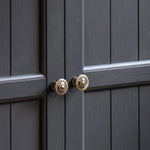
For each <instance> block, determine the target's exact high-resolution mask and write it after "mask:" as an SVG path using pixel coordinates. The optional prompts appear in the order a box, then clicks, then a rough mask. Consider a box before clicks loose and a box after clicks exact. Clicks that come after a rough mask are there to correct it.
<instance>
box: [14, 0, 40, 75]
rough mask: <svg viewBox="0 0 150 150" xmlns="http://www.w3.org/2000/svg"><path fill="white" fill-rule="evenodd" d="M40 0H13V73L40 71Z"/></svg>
mask: <svg viewBox="0 0 150 150" xmlns="http://www.w3.org/2000/svg"><path fill="white" fill-rule="evenodd" d="M39 6H40V5H39V0H22V1H20V0H12V3H11V68H12V69H11V74H12V75H16V74H31V73H38V72H39V68H40V67H39V65H40V64H39V50H40V38H39V34H40V32H39V29H40V28H39V27H40V26H39V23H40V20H39V14H40V11H39Z"/></svg>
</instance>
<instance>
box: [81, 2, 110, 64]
mask: <svg viewBox="0 0 150 150" xmlns="http://www.w3.org/2000/svg"><path fill="white" fill-rule="evenodd" d="M109 8H110V0H92V1H91V0H85V1H84V3H83V9H82V11H83V13H84V14H83V15H84V16H83V21H84V23H83V44H84V47H83V48H84V53H85V54H84V55H85V58H84V59H85V65H86V66H87V65H95V64H96V65H98V64H106V63H109V62H110V9H109ZM95 54H96V55H95Z"/></svg>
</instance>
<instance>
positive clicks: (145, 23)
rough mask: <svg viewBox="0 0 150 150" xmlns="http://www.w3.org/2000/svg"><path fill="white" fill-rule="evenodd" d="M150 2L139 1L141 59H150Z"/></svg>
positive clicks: (145, 0)
mask: <svg viewBox="0 0 150 150" xmlns="http://www.w3.org/2000/svg"><path fill="white" fill-rule="evenodd" d="M149 5H150V1H148V0H140V1H139V54H140V59H150V50H149V48H150V20H149V18H150V9H149Z"/></svg>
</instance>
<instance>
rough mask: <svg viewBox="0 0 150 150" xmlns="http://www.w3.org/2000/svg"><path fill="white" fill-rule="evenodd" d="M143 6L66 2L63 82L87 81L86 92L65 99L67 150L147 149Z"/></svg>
mask: <svg viewBox="0 0 150 150" xmlns="http://www.w3.org/2000/svg"><path fill="white" fill-rule="evenodd" d="M148 4H149V2H148V1H146V0H144V1H139V3H138V1H136V0H131V1H126V0H121V1H119V0H112V1H111V3H109V2H108V1H103V0H100V1H96V0H94V1H90V0H82V1H80V0H66V3H65V8H66V19H65V21H66V22H65V23H66V28H65V29H66V30H65V32H66V37H65V38H66V78H67V80H68V81H71V79H72V78H73V76H76V75H79V74H81V73H84V74H86V75H87V76H88V77H89V80H90V85H89V88H88V89H87V91H86V92H83V93H80V92H79V91H77V90H76V89H73V88H71V90H69V92H68V93H67V96H66V149H67V150H70V149H71V150H75V149H78V150H79V149H80V150H83V149H88V150H93V149H104V150H110V149H112V150H120V149H121V150H137V149H139V148H141V149H146V148H148V147H149V143H148V139H149V135H148V134H149V129H148V126H149V121H148V117H149V111H148V106H149V103H148V97H149V96H148V93H149V92H148V89H149V86H145V85H146V84H147V85H149V84H150V72H149V70H150V60H149V35H148V33H149V22H150V21H149V20H148V19H147V18H148V16H149V13H148V11H149V9H148ZM100 34H101V35H100ZM108 38H109V39H108ZM144 39H145V40H144ZM106 43H107V44H108V45H106ZM108 52H109V53H108ZM101 57H102V58H101ZM141 85H142V87H140V86H141ZM143 86H144V88H143ZM106 91H108V93H109V92H110V93H109V96H108V97H107V100H106V99H105V98H106V97H105V96H104V95H103V94H102V93H105V92H106ZM141 92H142V93H143V94H142V93H141ZM141 95H142V96H141ZM103 101H105V103H102V102H103ZM106 103H107V105H106ZM104 104H105V106H104ZM145 105H148V106H147V107H146V106H145ZM102 106H103V107H102ZM104 108H105V110H104ZM144 108H146V109H144ZM141 109H142V111H141ZM106 112H107V113H108V112H110V114H107V115H106ZM104 114H105V117H106V118H104V121H105V120H107V119H108V120H107V121H108V122H107V125H106V126H104V124H103V123H104V122H102V118H101V117H103V115H104ZM107 117H108V118H107ZM105 124H106V122H105ZM108 126H109V128H108ZM106 128H108V130H106ZM102 129H103V130H102ZM104 130H105V131H106V132H104ZM146 131H148V132H147V133H146ZM100 133H101V134H100ZM145 133H146V134H145ZM101 136H103V138H101ZM106 137H107V138H108V139H107V138H106ZM141 138H142V140H141ZM104 139H105V140H104ZM106 143H109V144H108V145H107V146H106ZM145 145H147V147H146V146H145Z"/></svg>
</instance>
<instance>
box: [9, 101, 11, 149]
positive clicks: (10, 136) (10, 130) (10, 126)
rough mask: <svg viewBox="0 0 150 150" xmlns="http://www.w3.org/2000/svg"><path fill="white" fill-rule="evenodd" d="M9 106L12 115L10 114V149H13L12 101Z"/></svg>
mask: <svg viewBox="0 0 150 150" xmlns="http://www.w3.org/2000/svg"><path fill="white" fill-rule="evenodd" d="M9 107H10V116H9V118H10V150H12V130H11V129H12V125H11V123H12V122H11V103H10V104H9Z"/></svg>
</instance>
